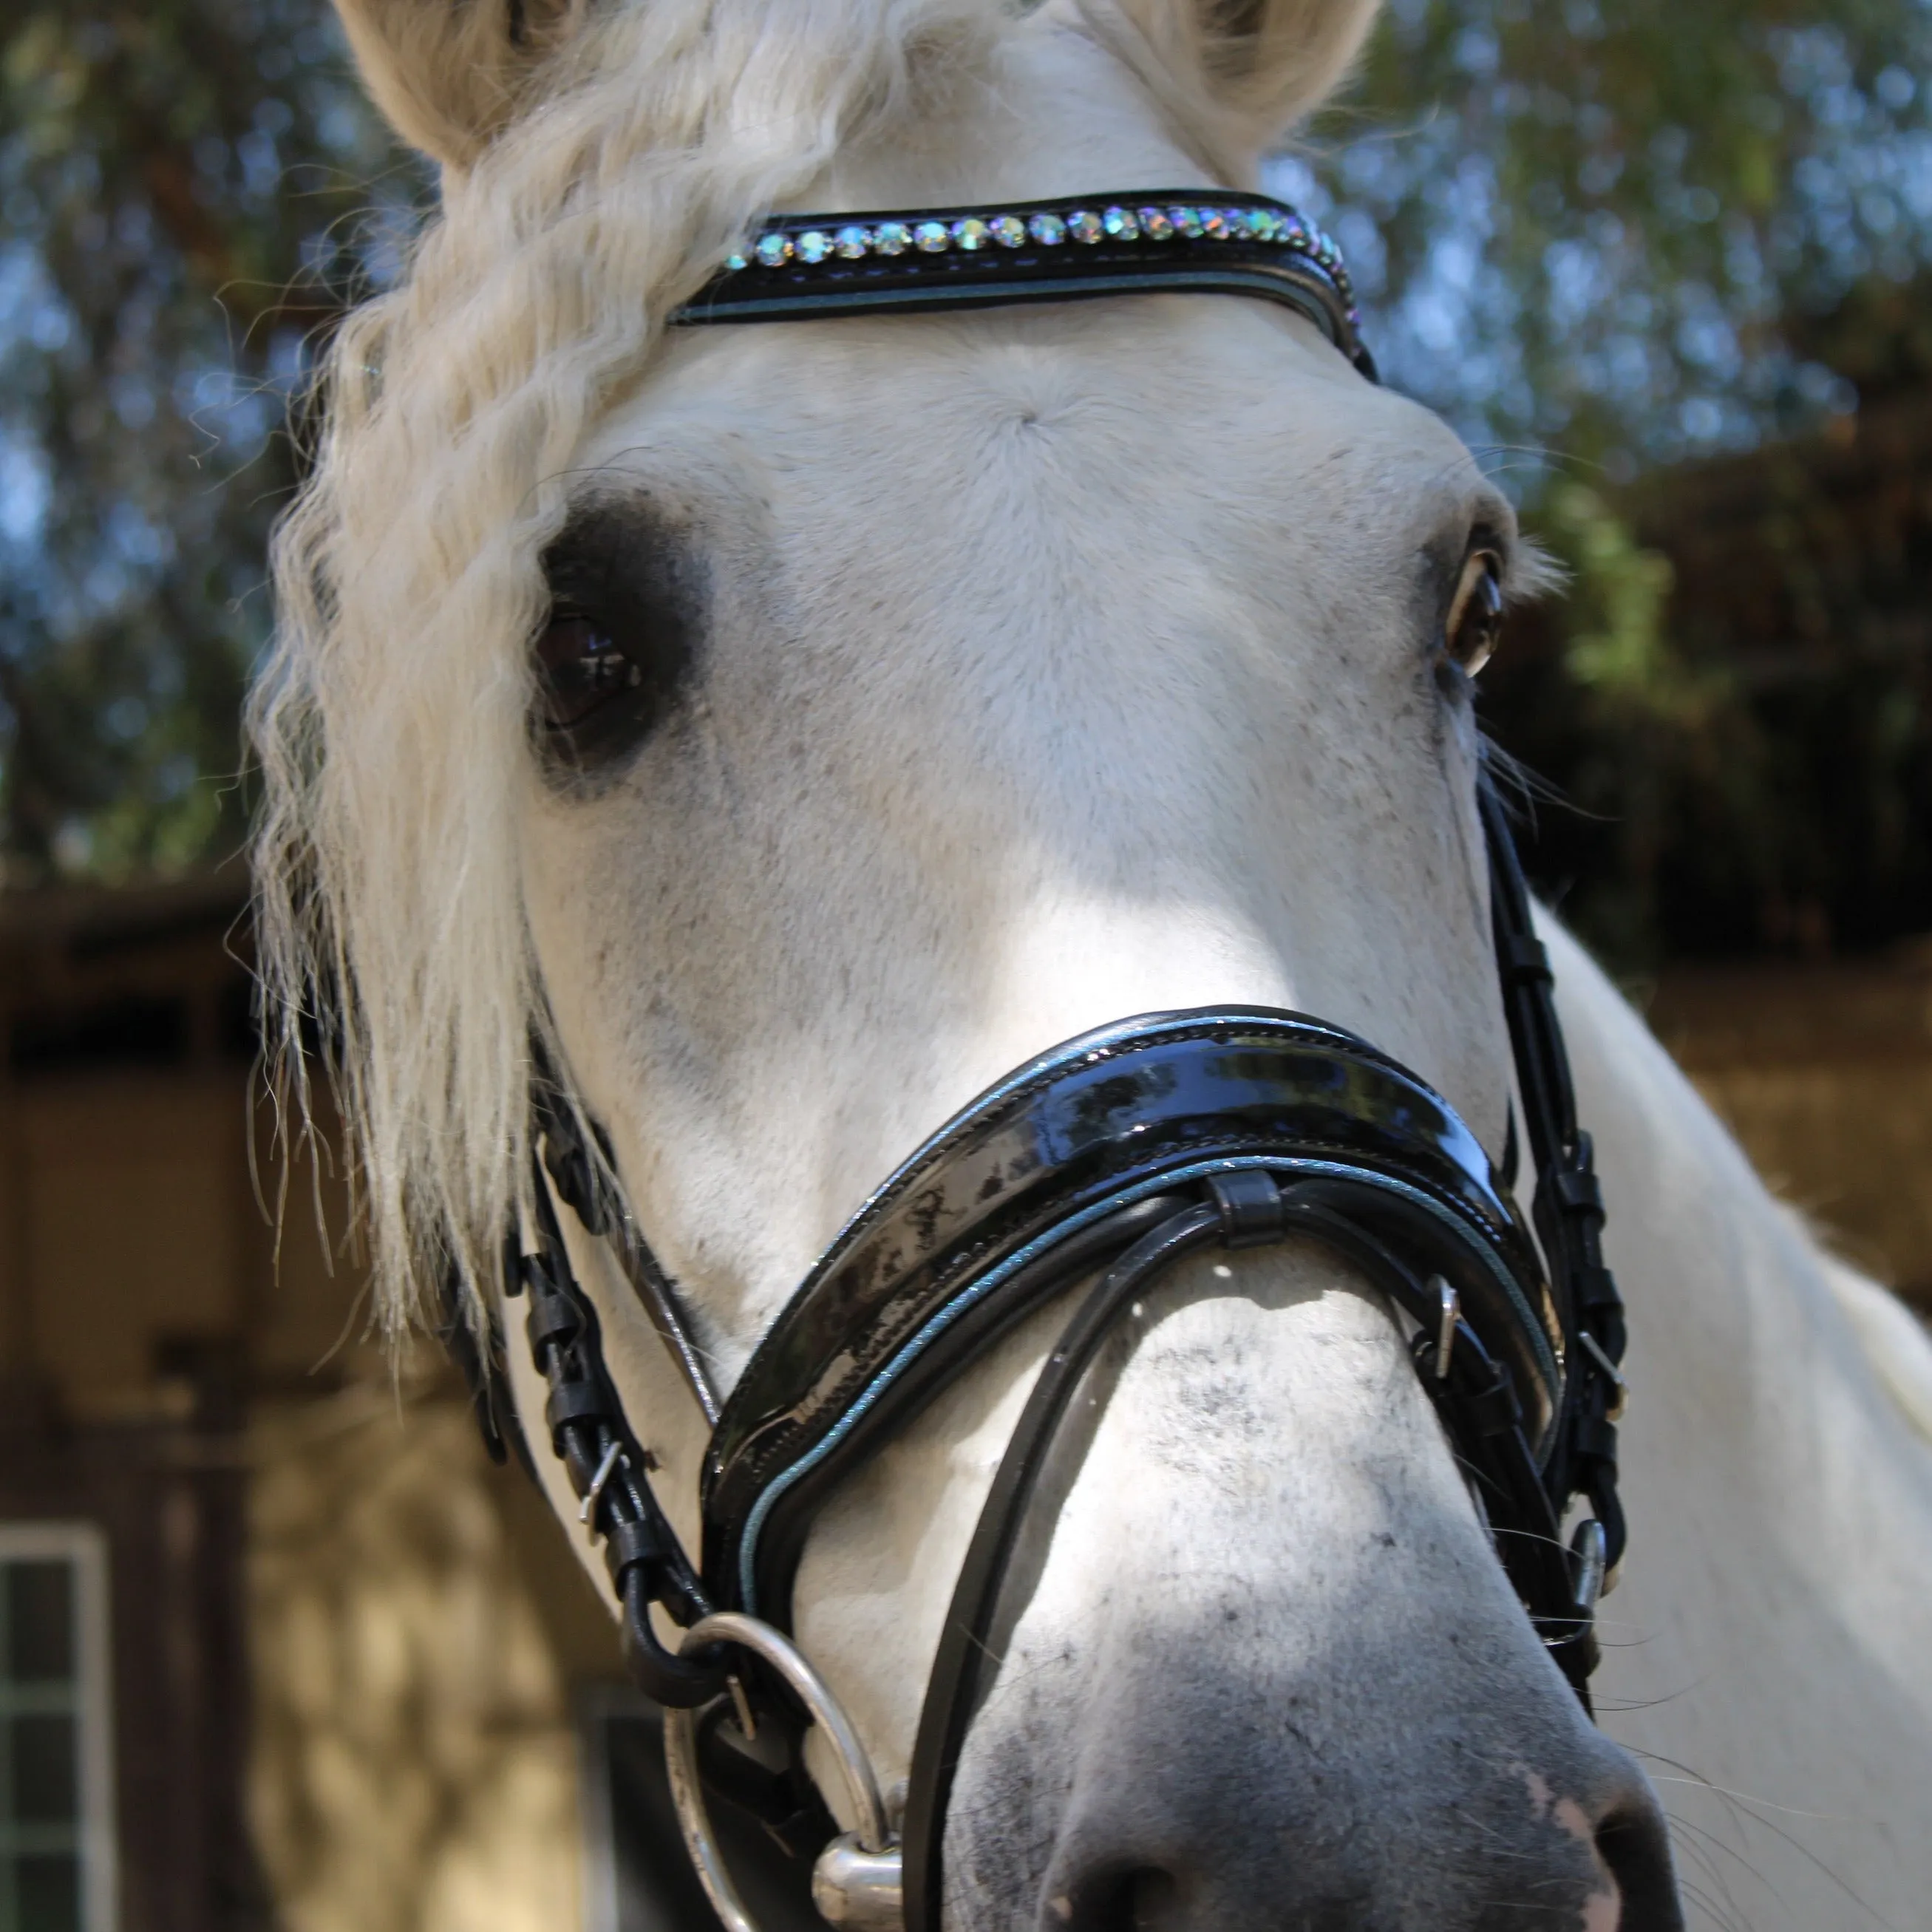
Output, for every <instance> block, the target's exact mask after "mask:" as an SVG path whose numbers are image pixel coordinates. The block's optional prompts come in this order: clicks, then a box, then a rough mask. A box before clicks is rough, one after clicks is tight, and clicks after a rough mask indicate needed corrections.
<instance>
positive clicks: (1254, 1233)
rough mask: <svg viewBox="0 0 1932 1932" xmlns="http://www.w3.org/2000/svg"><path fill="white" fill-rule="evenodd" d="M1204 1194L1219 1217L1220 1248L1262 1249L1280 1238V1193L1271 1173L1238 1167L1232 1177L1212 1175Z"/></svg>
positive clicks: (1282, 1221) (1282, 1226) (1283, 1223)
mask: <svg viewBox="0 0 1932 1932" xmlns="http://www.w3.org/2000/svg"><path fill="white" fill-rule="evenodd" d="M1208 1193H1210V1194H1211V1196H1213V1197H1214V1207H1215V1211H1217V1213H1218V1214H1220V1217H1221V1245H1222V1246H1223V1247H1227V1248H1265V1247H1268V1246H1270V1245H1271V1244H1272V1243H1274V1242H1276V1241H1280V1239H1281V1238H1282V1234H1283V1229H1284V1227H1285V1226H1286V1223H1285V1220H1284V1218H1283V1214H1282V1205H1281V1190H1280V1188H1279V1187H1277V1186H1276V1185H1275V1179H1274V1175H1271V1174H1264V1173H1262V1172H1261V1171H1260V1170H1259V1169H1256V1168H1238V1169H1235V1172H1233V1173H1232V1174H1217V1175H1215V1176H1214V1178H1213V1179H1212V1180H1211V1181H1209V1182H1208Z"/></svg>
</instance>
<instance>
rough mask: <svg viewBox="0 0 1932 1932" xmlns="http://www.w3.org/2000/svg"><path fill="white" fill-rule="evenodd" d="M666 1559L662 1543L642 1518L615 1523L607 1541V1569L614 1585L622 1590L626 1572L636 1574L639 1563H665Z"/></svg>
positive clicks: (605, 1557)
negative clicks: (635, 1570)
mask: <svg viewBox="0 0 1932 1932" xmlns="http://www.w3.org/2000/svg"><path fill="white" fill-rule="evenodd" d="M663 1559H664V1541H663V1539H662V1538H661V1537H659V1535H658V1533H657V1531H656V1529H655V1527H653V1526H652V1524H650V1523H648V1522H646V1520H643V1518H641V1517H640V1518H638V1519H637V1520H634V1521H631V1522H626V1523H612V1524H611V1526H610V1529H609V1532H608V1533H607V1535H605V1537H604V1567H605V1568H607V1570H608V1571H610V1580H611V1582H612V1583H616V1584H618V1585H619V1586H621V1585H622V1583H623V1580H624V1572H625V1571H626V1570H634V1569H635V1568H637V1565H639V1564H640V1563H658V1562H662V1561H663Z"/></svg>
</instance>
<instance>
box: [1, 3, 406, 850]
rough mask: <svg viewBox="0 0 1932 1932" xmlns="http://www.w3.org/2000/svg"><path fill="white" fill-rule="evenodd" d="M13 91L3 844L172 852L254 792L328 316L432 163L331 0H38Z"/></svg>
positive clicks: (14, 41)
mask: <svg viewBox="0 0 1932 1932" xmlns="http://www.w3.org/2000/svg"><path fill="white" fill-rule="evenodd" d="M0 102H4V111H0V215H4V220H5V226H4V230H0V233H4V240H0V706H4V710H5V723H6V726H7V736H6V739H5V762H4V767H0V772H4V784H0V852H3V853H4V857H5V864H6V867H7V877H8V878H9V879H10V880H15V881H18V880H23V879H32V878H34V877H43V876H46V874H49V872H50V871H58V872H61V873H64V874H87V875H93V876H99V877H117V876H122V875H125V874H128V873H130V872H133V871H139V870H148V869H154V868H163V869H167V868H175V867H178V866H180V865H184V864H187V863H189V862H192V861H194V860H196V859H202V858H204V857H206V856H209V855H210V854H211V853H218V852H220V851H221V850H226V849H232V847H233V844H235V842H236V838H237V835H238V833H239V826H240V822H241V820H242V816H243V813H242V805H241V802H240V799H239V794H238V791H237V788H236V784H235V783H234V778H235V774H236V766H237V763H238V753H237V748H236V707H237V703H238V700H239V694H240V691H241V688H242V683H243V681H244V679H245V676H246V673H247V670H248V664H249V662H250V660H251V656H252V654H253V652H254V649H255V648H256V646H257V643H258V642H259V640H260V637H261V636H262V634H263V630H264V628H265V625H266V620H267V611H266V597H265V595H264V594H263V590H262V588H261V586H262V583H263V547H264V543H265V541H266V532H267V528H268V524H269V519H270V517H272V514H273V512H274V509H275V505H276V504H277V502H278V500H279V499H281V496H283V495H284V493H285V492H286V490H287V488H288V486H289V483H290V476H291V464H290V446H289V444H288V441H287V437H286V436H285V435H284V434H282V433H281V424H282V421H283V418H284V410H285V406H286V402H287V398H288V397H289V395H290V394H291V392H292V390H293V386H294V384H295V383H296V380H297V379H298V377H299V372H300V371H301V368H302V363H303V359H304V353H305V352H304V344H305V340H306V339H307V338H309V337H311V335H313V334H314V332H316V331H317V330H318V329H326V327H327V326H328V323H329V319H330V317H332V315H334V314H337V313H338V312H339V310H340V307H341V303H342V302H343V301H344V299H345V298H346V296H347V295H348V294H349V293H350V292H351V291H352V290H353V287H355V286H356V283H357V281H358V280H359V278H364V277H366V276H367V275H368V274H370V273H371V272H376V273H380V272H382V269H383V266H384V256H385V250H386V245H388V248H389V252H390V253H393V242H392V239H391V238H392V230H393V229H394V227H395V218H396V217H398V215H404V214H406V213H407V207H408V205H409V203H410V202H411V201H412V200H413V199H414V197H415V195H416V193H417V191H418V188H419V183H418V181H416V178H414V177H413V176H407V175H404V176H398V175H397V173H396V172H395V163H394V161H393V160H392V157H391V156H390V155H389V152H388V150H387V148H386V145H385V143H384V142H383V141H382V140H381V139H380V137H379V136H378V135H377V133H376V130H375V129H374V124H373V122H372V121H371V118H370V116H369V115H368V113H367V112H366V110H365V108H364V107H363V104H362V100H361V98H360V96H359V94H358V93H357V92H356V91H355V89H354V88H353V83H351V82H350V80H349V79H348V77H347V68H346V64H345V62H344V58H343V57H342V55H341V51H340V49H339V47H338V40H337V35H336V33H335V28H334V26H333V22H332V17H330V16H329V14H328V13H327V11H326V8H325V7H323V6H321V5H317V4H314V0H142V4H140V5H134V4H132V0H23V4H18V5H16V6H15V7H13V8H12V9H11V10H9V12H8V13H7V17H6V20H5V23H4V25H0ZM372 183H374V184H375V185H374V187H373V188H372V185H371V184H372ZM372 195H373V196H374V200H375V208H374V211H373V213H372V212H371V198H372Z"/></svg>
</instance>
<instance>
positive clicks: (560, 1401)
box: [544, 1382, 610, 1438]
mask: <svg viewBox="0 0 1932 1932" xmlns="http://www.w3.org/2000/svg"><path fill="white" fill-rule="evenodd" d="M609 1420H610V1403H609V1402H608V1401H607V1400H606V1399H605V1397H604V1391H602V1390H601V1388H598V1386H597V1385H596V1384H595V1382H559V1383H558V1384H557V1385H556V1386H555V1387H554V1388H552V1389H551V1391H550V1396H549V1398H548V1400H547V1401H546V1402H545V1403H544V1421H545V1422H546V1423H547V1424H549V1426H550V1434H551V1436H552V1437H553V1438H554V1437H555V1436H556V1432H557V1431H558V1430H559V1429H561V1428H562V1427H564V1425H565V1424H566V1423H571V1422H593V1421H609Z"/></svg>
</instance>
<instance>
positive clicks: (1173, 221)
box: [673, 189, 1375, 380]
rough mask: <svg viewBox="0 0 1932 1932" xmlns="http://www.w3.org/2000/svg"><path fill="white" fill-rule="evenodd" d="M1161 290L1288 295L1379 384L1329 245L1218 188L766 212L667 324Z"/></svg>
mask: <svg viewBox="0 0 1932 1932" xmlns="http://www.w3.org/2000/svg"><path fill="white" fill-rule="evenodd" d="M1163 289H1165V290H1177V291H1181V292H1199V293H1220V294H1229V295H1250V296H1261V297H1262V298H1264V299H1268V300H1271V301H1276V302H1286V304H1288V305H1289V306H1290V307H1291V308H1295V309H1296V310H1298V311H1300V312H1301V314H1304V315H1305V316H1307V317H1309V318H1310V320H1313V322H1314V323H1316V326H1318V327H1319V328H1320V329H1322V331H1323V332H1324V333H1325V335H1327V336H1328V338H1329V340H1330V341H1331V342H1333V343H1334V344H1335V346H1336V347H1337V348H1338V349H1340V350H1341V351H1342V352H1343V354H1344V355H1346V356H1348V357H1349V359H1350V361H1352V362H1353V363H1355V365H1356V367H1357V368H1359V369H1360V370H1361V371H1362V373H1363V374H1364V375H1366V376H1367V377H1370V380H1373V379H1374V377H1375V365H1374V363H1373V360H1372V359H1370V356H1369V353H1368V351H1367V349H1365V348H1364V347H1363V345H1362V342H1361V337H1360V335H1358V332H1357V323H1358V317H1357V314H1356V312H1355V293H1354V290H1353V288H1352V286H1351V284H1350V283H1349V271H1348V269H1347V267H1346V266H1345V265H1344V263H1343V260H1342V251H1340V249H1339V248H1337V246H1336V245H1335V244H1334V242H1333V241H1331V239H1329V238H1328V236H1326V235H1325V234H1323V233H1322V230H1321V229H1319V228H1317V227H1316V226H1315V224H1314V223H1313V222H1311V221H1309V220H1307V219H1306V218H1305V217H1304V216H1302V215H1301V214H1300V213H1298V211H1296V210H1295V209H1294V208H1290V207H1289V206H1287V205H1286V204H1285V203H1283V202H1278V201H1271V200H1269V199H1267V198H1266V197H1265V196H1260V195H1245V194H1235V193H1226V192H1220V191H1217V193H1214V195H1213V196H1211V197H1204V196H1202V194H1201V193H1200V192H1199V190H1192V191H1190V190H1187V189H1174V190H1142V191H1140V192H1138V193H1133V194H1131V195H1109V196H1100V195H1094V196H1085V197H1080V198H1069V199H1064V200H1058V201H1039V202H1007V203H1004V204H1002V205H998V206H995V207H992V208H919V209H914V210H911V211H901V212H899V213H895V214H829V215H808V214H785V215H777V216H774V217H772V218H771V219H770V220H769V221H768V222H767V223H766V224H765V225H764V226H763V228H762V229H760V231H759V232H758V233H757V235H756V236H754V237H753V238H752V239H751V242H750V243H749V244H748V246H747V248H746V249H745V252H744V253H743V254H737V255H733V256H732V257H730V259H729V260H727V262H726V263H725V264H724V269H722V270H721V272H720V273H719V274H718V275H715V276H714V277H713V278H712V280H711V281H709V283H707V284H706V285H705V287H703V288H702V289H700V290H699V291H698V293H697V294H696V295H695V296H693V297H692V299H691V301H690V302H688V303H687V304H686V305H685V306H684V308H682V309H681V310H679V311H678V312H677V314H676V317H674V318H673V319H674V320H676V321H679V322H682V323H720V322H783V321H787V320H809V319H811V317H816V316H823V315H828V314H852V313H854V312H857V311H872V312H874V313H878V314H905V313H907V312H908V311H918V310H927V311H932V310H938V309H946V308H993V307H997V306H1001V305H1006V304H1010V303H1015V302H1067V301H1077V300H1079V299H1082V298H1083V297H1088V296H1103V295H1127V294H1139V293H1153V292H1155V291H1157V290H1163Z"/></svg>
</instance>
